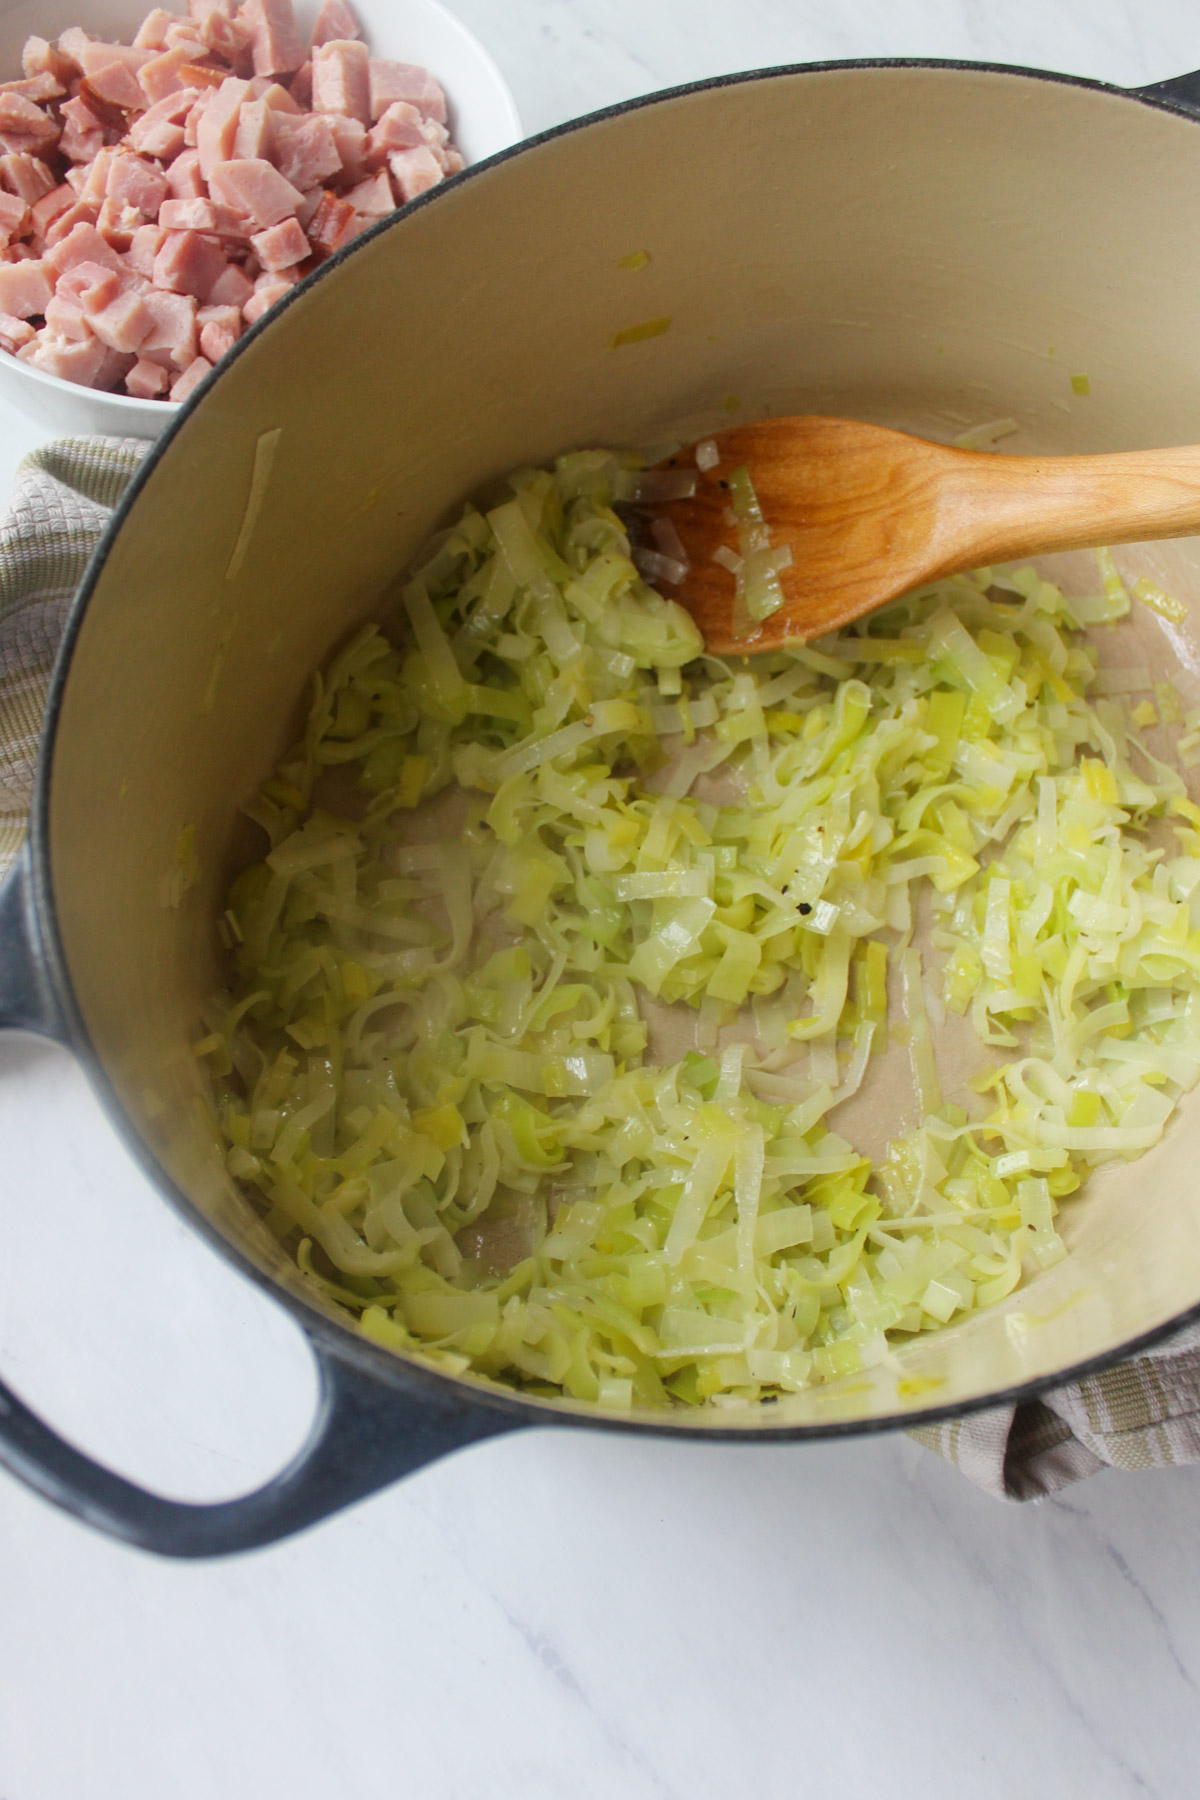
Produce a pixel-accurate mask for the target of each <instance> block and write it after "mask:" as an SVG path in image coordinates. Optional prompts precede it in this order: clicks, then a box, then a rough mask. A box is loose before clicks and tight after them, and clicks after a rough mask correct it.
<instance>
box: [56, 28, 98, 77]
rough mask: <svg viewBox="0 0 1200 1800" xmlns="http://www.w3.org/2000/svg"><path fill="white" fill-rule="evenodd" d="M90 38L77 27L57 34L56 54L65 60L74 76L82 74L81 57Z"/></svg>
mask: <svg viewBox="0 0 1200 1800" xmlns="http://www.w3.org/2000/svg"><path fill="white" fill-rule="evenodd" d="M91 41H92V40H91V38H90V37H89V36H88V34H87V32H86V31H84V30H83V29H82V28H81V27H80V26H78V25H72V26H71V27H70V29H69V30H68V31H63V32H60V33H59V38H58V53H59V55H60V56H63V57H65V58H66V59H67V62H68V63H69V64H70V65H71V68H72V70H73V72H74V73H75V74H76V75H82V74H83V57H84V52H85V50H86V49H87V47H88V45H89V44H90V43H91Z"/></svg>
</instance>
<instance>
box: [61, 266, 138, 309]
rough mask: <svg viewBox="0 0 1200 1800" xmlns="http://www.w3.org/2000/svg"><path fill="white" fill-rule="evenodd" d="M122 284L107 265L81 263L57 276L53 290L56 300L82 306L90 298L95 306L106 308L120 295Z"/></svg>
mask: <svg viewBox="0 0 1200 1800" xmlns="http://www.w3.org/2000/svg"><path fill="white" fill-rule="evenodd" d="M123 286H124V284H123V282H122V279H121V275H120V273H119V272H118V271H117V270H116V269H110V268H109V267H108V265H107V263H94V262H81V263H76V265H75V267H74V268H73V269H67V270H65V271H64V272H63V274H62V275H60V276H59V278H58V281H57V283H56V285H55V289H54V298H55V299H56V300H74V301H77V302H78V303H79V305H80V306H82V305H83V304H84V302H85V300H86V299H87V298H88V297H89V296H90V297H91V299H92V300H93V303H94V304H95V305H96V306H107V305H108V302H109V301H110V300H111V299H113V298H114V296H115V295H117V294H119V293H121V291H122V289H123Z"/></svg>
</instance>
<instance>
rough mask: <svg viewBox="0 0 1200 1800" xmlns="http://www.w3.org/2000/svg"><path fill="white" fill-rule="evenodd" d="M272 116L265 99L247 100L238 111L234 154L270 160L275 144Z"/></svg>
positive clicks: (273, 114)
mask: <svg viewBox="0 0 1200 1800" xmlns="http://www.w3.org/2000/svg"><path fill="white" fill-rule="evenodd" d="M274 117H275V113H274V111H273V110H272V108H271V107H269V106H268V105H267V103H266V101H265V100H247V101H246V102H245V103H244V104H243V105H242V106H241V108H240V109H239V111H238V120H237V136H236V137H235V139H234V144H233V154H234V156H236V157H242V158H245V157H250V158H253V159H257V160H262V161H264V162H271V161H272V160H273V157H272V151H273V149H274V144H275V132H274V128H273V125H272V120H273V119H274ZM290 179H291V178H290V177H289V180H290Z"/></svg>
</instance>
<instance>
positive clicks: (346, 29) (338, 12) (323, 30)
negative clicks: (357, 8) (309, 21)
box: [309, 0, 362, 49]
mask: <svg viewBox="0 0 1200 1800" xmlns="http://www.w3.org/2000/svg"><path fill="white" fill-rule="evenodd" d="M361 36H362V26H361V25H360V24H359V22H358V20H357V18H356V17H355V15H354V13H353V12H352V11H351V9H350V8H349V7H348V6H347V5H346V0H321V10H320V12H319V13H318V14H317V20H316V24H315V25H314V26H313V29H312V37H311V38H310V39H309V46H310V48H312V49H315V48H316V47H317V45H318V44H328V43H331V42H332V41H333V39H334V38H343V39H344V38H360V37H361Z"/></svg>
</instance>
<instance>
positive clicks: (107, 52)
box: [59, 38, 152, 80]
mask: <svg viewBox="0 0 1200 1800" xmlns="http://www.w3.org/2000/svg"><path fill="white" fill-rule="evenodd" d="M59 42H60V43H61V42H62V39H61V38H60V39H59ZM151 55H152V52H151V51H149V50H142V49H139V48H138V46H137V45H136V44H107V43H104V42H102V41H101V40H100V39H98V38H90V39H89V40H88V42H87V43H86V44H84V45H83V46H82V52H81V55H80V58H79V66H80V68H81V69H82V70H83V72H84V74H85V75H86V76H87V77H88V79H89V80H91V79H92V77H93V76H96V75H99V74H100V73H101V72H102V71H103V70H105V69H109V68H111V67H112V65H113V64H114V63H122V64H124V66H125V67H126V68H127V69H132V70H133V71H134V72H135V73H136V72H137V70H138V69H140V68H141V66H142V64H143V63H147V62H149V61H150V57H151Z"/></svg>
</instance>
